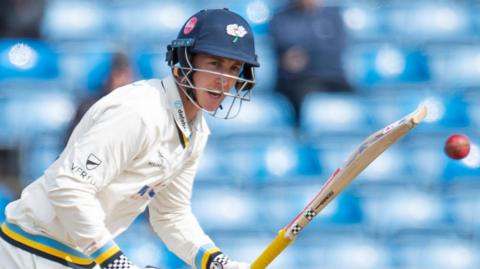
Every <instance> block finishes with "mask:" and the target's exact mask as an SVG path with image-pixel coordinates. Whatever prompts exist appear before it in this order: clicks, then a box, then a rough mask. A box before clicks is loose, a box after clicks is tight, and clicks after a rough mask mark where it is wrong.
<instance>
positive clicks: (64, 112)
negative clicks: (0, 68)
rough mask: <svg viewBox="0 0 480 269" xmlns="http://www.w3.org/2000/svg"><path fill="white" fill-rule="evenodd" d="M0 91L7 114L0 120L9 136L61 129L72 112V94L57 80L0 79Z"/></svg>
mask: <svg viewBox="0 0 480 269" xmlns="http://www.w3.org/2000/svg"><path fill="white" fill-rule="evenodd" d="M0 94H1V95H3V96H4V98H5V99H4V100H5V107H3V112H4V113H5V115H8V116H7V117H6V118H5V119H4V120H5V122H4V123H3V124H5V125H6V127H7V128H6V129H7V130H8V134H9V135H10V136H11V137H16V138H17V139H20V140H22V139H29V138H32V137H35V136H36V135H38V134H39V133H54V134H58V133H63V132H64V130H65V128H66V127H67V126H68V123H69V122H70V120H71V118H72V116H73V113H74V112H75V106H74V102H73V100H72V97H71V96H70V95H69V94H68V93H66V92H64V91H63V89H62V88H61V86H60V85H59V84H58V83H57V82H53V83H50V82H47V83H40V82H38V81H34V82H31V81H30V82H15V83H4V84H2V88H1V91H0Z"/></svg>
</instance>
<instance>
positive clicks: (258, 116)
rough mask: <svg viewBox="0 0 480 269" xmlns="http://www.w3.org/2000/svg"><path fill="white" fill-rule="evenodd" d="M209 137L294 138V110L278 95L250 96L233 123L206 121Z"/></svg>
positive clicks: (222, 120) (212, 119)
mask: <svg viewBox="0 0 480 269" xmlns="http://www.w3.org/2000/svg"><path fill="white" fill-rule="evenodd" d="M207 121H208V125H209V126H210V129H211V131H212V136H218V137H226V136H232V135H233V136H242V135H261V136H265V135H267V136H268V135H280V136H289V135H292V134H293V131H294V129H293V109H292V106H291V104H290V103H289V102H288V100H287V99H286V98H285V97H283V96H281V95H278V94H273V93H272V94H263V95H260V94H259V95H255V94H252V96H251V101H250V102H243V103H242V108H241V111H240V113H239V114H238V116H237V117H235V118H233V119H228V120H224V119H217V118H214V117H210V116H208V117H207Z"/></svg>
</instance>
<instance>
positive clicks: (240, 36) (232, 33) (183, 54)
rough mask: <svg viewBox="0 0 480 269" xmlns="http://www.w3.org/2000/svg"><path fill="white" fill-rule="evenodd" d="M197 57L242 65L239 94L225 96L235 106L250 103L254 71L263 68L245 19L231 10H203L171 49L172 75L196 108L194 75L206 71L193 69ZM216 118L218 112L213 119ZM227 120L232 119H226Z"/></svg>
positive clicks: (193, 18) (169, 46) (183, 28)
mask: <svg viewBox="0 0 480 269" xmlns="http://www.w3.org/2000/svg"><path fill="white" fill-rule="evenodd" d="M197 53H203V54H208V55H212V56H217V57H222V58H228V59H231V60H236V61H240V62H243V68H242V71H241V73H240V74H239V76H238V77H236V78H237V83H236V85H235V88H236V93H234V94H230V93H228V92H223V94H224V95H225V96H230V97H233V101H232V105H233V104H234V103H235V100H240V102H237V103H240V106H241V101H249V100H250V90H251V89H252V88H253V86H254V85H255V75H254V67H259V66H260V64H259V63H258V61H257V55H256V54H255V42H254V37H253V31H252V29H251V28H250V25H249V24H248V22H247V21H246V20H245V19H244V18H242V17H241V16H240V15H238V14H236V13H234V12H232V11H230V10H228V9H208V10H202V11H200V12H198V13H196V14H194V15H193V16H191V17H190V18H189V19H188V20H187V21H186V22H185V24H184V25H183V26H182V28H181V29H180V32H179V34H178V36H177V39H175V40H173V41H172V43H171V44H170V45H168V47H167V55H166V60H167V62H168V64H169V66H170V67H171V68H172V70H173V74H174V75H176V76H177V77H179V78H180V80H179V81H177V85H179V86H180V87H181V89H182V90H185V88H186V90H185V91H186V93H187V96H189V98H190V100H191V101H192V102H194V103H195V104H196V98H195V94H194V93H193V89H195V85H194V83H193V79H192V75H193V73H194V72H202V71H204V70H201V69H197V68H195V67H194V66H192V55H194V54H197ZM204 90H205V89H204ZM206 90H208V89H206ZM197 105H198V104H197ZM221 107H222V106H221ZM230 110H231V109H228V111H230ZM238 111H239V110H238ZM215 114H216V112H215V113H214V114H213V115H215ZM229 114H232V113H230V112H229ZM233 114H235V113H233ZM235 115H236V114H235ZM228 117H229V115H227V117H226V118H228Z"/></svg>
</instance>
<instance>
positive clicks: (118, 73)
mask: <svg viewBox="0 0 480 269" xmlns="http://www.w3.org/2000/svg"><path fill="white" fill-rule="evenodd" d="M133 80H134V72H133V69H132V66H131V64H130V61H129V59H128V55H126V54H125V53H123V52H116V53H114V54H113V56H112V66H111V68H110V72H109V75H108V76H107V78H106V79H105V81H104V82H103V83H102V84H101V87H100V89H99V90H98V91H96V92H97V93H96V94H94V95H89V96H87V97H86V98H85V99H83V100H82V101H81V102H80V105H79V106H78V108H77V112H76V113H75V117H74V118H73V120H72V122H71V124H70V127H69V129H68V132H67V136H66V139H67V140H68V138H69V137H70V135H71V133H72V131H73V129H74V128H75V126H76V125H77V124H78V122H79V121H80V119H82V117H83V115H84V114H85V112H87V110H88V109H89V108H90V107H91V106H92V105H93V104H94V103H95V102H96V101H98V99H100V98H102V97H103V96H105V95H107V94H108V93H110V92H111V91H113V90H115V89H116V88H119V87H121V86H124V85H126V84H128V83H130V82H133ZM65 142H66V141H65Z"/></svg>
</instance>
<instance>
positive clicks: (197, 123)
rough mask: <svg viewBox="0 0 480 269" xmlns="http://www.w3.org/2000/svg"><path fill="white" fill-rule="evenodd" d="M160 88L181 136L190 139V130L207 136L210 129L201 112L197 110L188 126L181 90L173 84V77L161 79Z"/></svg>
mask: <svg viewBox="0 0 480 269" xmlns="http://www.w3.org/2000/svg"><path fill="white" fill-rule="evenodd" d="M162 86H163V88H164V90H165V93H166V95H167V100H168V107H169V109H170V110H171V112H172V114H173V117H174V119H175V122H176V123H177V126H178V127H179V128H180V130H181V131H182V132H183V134H184V135H185V136H186V137H188V138H190V137H191V135H192V131H191V130H194V131H198V132H202V133H205V134H209V133H210V129H209V128H208V125H207V122H206V120H205V117H204V114H203V111H202V110H199V111H198V112H197V116H196V117H195V119H194V120H193V122H192V125H191V126H189V124H188V120H187V114H186V112H185V108H184V106H183V103H182V99H181V98H180V92H179V91H181V89H179V88H178V86H177V84H176V83H175V78H174V77H173V75H170V76H168V77H166V78H165V79H163V80H162Z"/></svg>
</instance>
